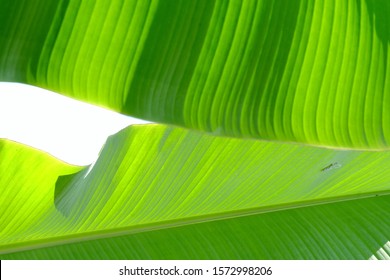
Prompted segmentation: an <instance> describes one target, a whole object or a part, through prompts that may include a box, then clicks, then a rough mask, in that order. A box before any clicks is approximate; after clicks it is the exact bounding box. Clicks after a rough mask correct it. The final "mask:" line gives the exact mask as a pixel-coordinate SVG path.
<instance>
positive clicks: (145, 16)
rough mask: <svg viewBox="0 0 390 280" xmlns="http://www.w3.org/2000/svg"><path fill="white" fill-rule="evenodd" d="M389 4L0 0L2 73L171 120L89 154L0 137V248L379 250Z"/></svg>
mask: <svg viewBox="0 0 390 280" xmlns="http://www.w3.org/2000/svg"><path fill="white" fill-rule="evenodd" d="M389 15H390V2H389V1H387V0H342V1H325V0H323V1H321V0H320V1H314V0H307V1H298V0H294V1H282V0H276V1H267V0H263V1H261V0H259V1H250V0H247V1H245V0H242V1H223V0H220V1H218V0H215V1H209V0H204V1H201V0H200V1H184V0H182V1H173V0H164V1H163V0H161V1H147V0H145V1H135V0H128V1H125V0H116V1H81V0H61V1H48V0H37V1H18V2H15V1H10V0H9V1H8V0H7V1H3V2H2V9H1V10H0V23H1V24H0V34H1V36H0V80H3V81H13V82H22V83H28V84H31V85H36V86H39V87H42V88H47V89H51V90H54V91H56V92H58V93H61V94H64V95H68V96H71V97H74V98H76V99H80V100H84V101H87V102H90V103H94V104H98V105H100V106H103V107H107V108H110V109H113V110H116V111H118V112H121V113H124V114H128V115H132V116H136V117H140V118H143V119H149V120H153V121H156V122H160V123H166V124H171V125H175V126H165V125H150V126H139V127H130V128H128V129H125V130H123V131H121V132H120V133H118V134H116V135H114V136H112V137H111V138H109V140H108V142H107V144H106V146H105V147H104V149H103V150H102V152H101V155H100V157H99V159H98V161H97V162H96V163H95V164H93V165H91V166H88V167H78V166H71V165H68V164H65V163H63V162H60V161H58V160H56V159H54V158H52V157H50V156H48V155H46V154H44V153H42V152H39V151H35V150H33V149H31V148H28V147H25V146H22V145H20V144H17V143H13V142H10V141H7V140H4V141H3V140H2V141H0V172H1V173H0V174H1V177H0V188H1V193H2V195H1V196H0V202H1V204H0V219H1V220H0V254H1V255H0V256H1V258H2V259H7V258H65V259H68V258H70V259H74V258H81V259H83V258H91V259H95V258H103V259H104V258H114V259H115V258H117V259H118V258H141V259H144V258H146V259H147V258H152V259H154V258H158V259H166V258H173V259H175V258H188V259H193V258H196V259H198V258H199V259H202V258H206V259H207V258H215V259H235V258H239V259H254V258H280V259H296V258H298V259H322V258H326V259H350V258H351V259H368V258H378V259H387V258H389V255H390V245H389V240H390V236H389V233H390V231H389V227H390V219H389V215H390V214H389V211H388V209H389V203H390V200H389V195H388V194H389V190H390V187H389V186H390V185H389V179H390V177H389V175H387V170H388V167H389V166H390V163H389V162H388V161H389V160H390V157H389V156H390V155H389V152H388V151H387V150H388V147H389V139H390V127H389V126H390V98H389V97H390V96H389V94H390V76H389V75H390V74H389V73H390V71H389V70H388V69H389V67H390V54H389V41H390V40H389V39H390V16H389ZM179 127H184V128H179ZM188 129H190V130H188ZM196 131H198V132H196ZM205 132H207V133H209V134H205ZM218 136H224V137H218ZM260 140H272V141H273V142H264V141H260ZM281 141H284V142H289V143H282V142H281ZM291 142H299V143H301V144H305V145H304V146H302V145H298V144H291ZM312 146H327V147H333V148H337V149H325V148H318V147H317V148H315V147H312ZM339 148H347V149H349V150H343V149H339ZM377 196H378V197H377Z"/></svg>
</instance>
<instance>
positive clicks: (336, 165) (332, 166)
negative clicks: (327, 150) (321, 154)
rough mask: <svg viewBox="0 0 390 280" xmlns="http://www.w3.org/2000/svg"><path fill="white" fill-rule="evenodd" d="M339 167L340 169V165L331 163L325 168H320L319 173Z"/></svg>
mask: <svg viewBox="0 0 390 280" xmlns="http://www.w3.org/2000/svg"><path fill="white" fill-rule="evenodd" d="M340 167H341V164H340V163H338V162H333V163H331V164H329V165H328V166H325V167H324V168H322V169H321V172H325V171H329V170H332V169H336V168H340Z"/></svg>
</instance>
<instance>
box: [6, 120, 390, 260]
mask: <svg viewBox="0 0 390 280" xmlns="http://www.w3.org/2000/svg"><path fill="white" fill-rule="evenodd" d="M243 142H244V143H245V145H243ZM1 153H2V154H3V157H2V159H1V163H0V167H1V169H0V170H1V172H2V173H6V172H8V174H9V176H7V177H5V178H2V179H1V183H0V185H1V186H7V187H6V188H5V193H6V195H5V196H4V198H7V202H6V203H2V204H1V206H0V207H1V208H0V210H1V214H2V215H1V216H2V217H4V218H5V221H2V223H1V224H5V225H6V227H5V228H4V229H3V230H2V231H1V238H0V241H1V244H0V252H1V253H3V254H4V253H14V252H16V251H22V252H23V253H19V254H16V255H13V254H10V255H7V254H6V255H3V256H2V258H8V257H12V256H16V257H28V256H29V254H31V255H30V256H31V257H32V256H35V257H45V258H46V257H47V258H57V257H60V258H104V257H110V258H126V257H129V258H137V257H138V258H150V257H153V258H154V257H155V258H164V257H165V258H169V257H171V258H196V259H198V258H226V259H228V258H257V257H263V258H302V259H305V258H327V257H328V258H369V257H372V256H376V257H379V258H380V257H381V256H382V255H377V254H376V252H377V251H379V250H380V249H381V246H382V245H384V244H386V241H387V240H388V237H389V236H388V233H389V232H390V231H389V227H390V224H389V223H388V221H389V216H390V213H389V212H388V211H387V209H388V206H389V203H390V200H389V198H390V196H389V193H390V187H389V186H390V175H389V174H388V172H387V166H389V164H390V152H359V151H335V150H330V149H322V148H314V147H305V146H300V145H293V144H276V143H269V142H261V141H251V140H245V141H243V140H239V139H228V138H220V137H216V136H210V135H205V134H201V133H198V132H192V131H188V130H185V129H181V128H173V127H169V126H163V125H141V126H130V127H128V128H127V129H124V130H122V131H121V132H119V133H117V134H116V135H114V136H111V137H110V138H109V140H108V141H107V143H106V145H105V147H104V148H103V150H102V151H101V154H100V156H99V159H98V160H97V161H96V162H95V163H94V164H93V165H91V166H89V167H84V168H82V167H72V166H69V165H68V164H65V163H62V162H59V161H58V160H56V159H54V158H51V157H49V156H48V155H45V154H43V153H42V152H39V151H35V150H32V149H31V148H27V147H24V146H22V145H20V144H17V143H13V142H9V141H3V148H2V151H1ZM11 166H14V169H13V170H12V169H10V167H11ZM32 170H33V171H34V172H33V174H30V173H29V171H32ZM368 171H369V174H368ZM49 175H50V176H49ZM377 196H383V197H377ZM372 197H375V198H374V199H373V198H372ZM4 200H5V199H4ZM350 200H351V201H350ZM346 201H347V202H346ZM320 204H325V205H321V206H318V205H320ZM364 207H368V208H366V209H365V208H364ZM367 209H369V211H367ZM269 212H271V213H269ZM316 213H317V214H316ZM248 215H249V217H242V216H248ZM221 219H223V220H224V221H219V220H221ZM271 220H272V221H273V222H270V221H271ZM287 221H289V222H287ZM203 223H205V224H204V225H203ZM338 223H340V225H341V227H340V228H339V229H337V226H336V225H337V224H338ZM343 223H344V224H343ZM219 225H221V227H222V228H225V227H227V229H229V230H228V231H226V232H225V231H224V230H222V231H221V230H216V229H217V228H219ZM309 225H310V226H309ZM356 225H358V228H357V229H356V228H355V227H356ZM279 227H280V228H279ZM178 228H181V229H178ZM250 228H252V229H253V230H248V229H250ZM264 228H268V229H267V230H265V231H264ZM235 230H236V231H237V232H236V233H234V234H230V233H229V232H234V231H235ZM178 231H179V232H180V231H183V232H184V236H186V237H185V240H186V242H184V243H182V242H181V241H182V240H181V238H178V237H177V236H176V235H177V234H178V233H177V232H178ZM277 231H281V232H282V234H275V232H277ZM332 231H334V232H332ZM338 231H339V232H338ZM140 232H145V233H140ZM160 232H161V237H158V238H157V239H155V240H154V241H153V240H151V241H150V242H153V244H154V242H159V240H160V238H162V239H167V238H168V239H169V236H171V235H172V239H171V241H169V242H168V244H169V245H164V246H171V245H172V251H170V253H168V254H167V255H165V254H164V252H165V251H164V250H162V251H161V252H160V250H159V249H163V248H161V246H157V247H156V246H155V245H150V244H149V245H148V242H146V240H148V237H145V235H146V236H153V235H157V236H159V234H160ZM258 232H259V234H260V236H259V237H256V238H253V236H254V235H255V236H256V234H257V233H258ZM272 232H273V233H272ZM302 232H307V233H306V234H305V235H303V234H302ZM371 232H373V233H375V234H374V235H372V233H371ZM237 234H238V235H237ZM332 234H334V235H335V237H332ZM340 234H341V236H340ZM118 235H119V236H121V237H120V238H119V237H116V236H118ZM290 235H291V236H290ZM307 235H310V236H312V238H311V239H308V238H307ZM328 235H329V236H328ZM238 237H240V238H238ZM351 237H353V239H352V240H349V239H350V238H351ZM102 238H103V239H102ZM138 238H140V241H139V242H140V244H141V245H139V246H142V247H144V251H143V250H140V251H136V252H134V251H133V249H132V248H133V245H132V244H133V242H138V241H134V240H138ZM143 238H146V239H145V240H144V239H143ZM183 238H184V237H183ZM291 238H292V239H291ZM386 238H387V239H386ZM95 239H98V241H91V240H95ZM290 239H291V240H290ZM345 239H348V240H349V241H348V242H347V241H346V240H345ZM142 240H143V241H142ZM200 240H203V241H202V242H204V243H205V244H209V245H207V246H205V247H208V248H203V249H202V250H199V252H198V251H196V250H193V249H191V246H190V247H189V250H188V251H187V250H179V251H178V252H176V250H175V249H174V248H175V247H180V246H185V247H184V248H186V244H188V243H194V244H198V242H200ZM217 240H219V241H218V242H216V241H217ZM237 240H238V241H237ZM79 241H84V243H82V245H80V244H77V245H76V244H74V242H79ZM222 241H223V242H222ZM96 242H97V244H95V243H96ZM122 242H124V243H125V244H127V243H129V244H128V247H127V249H125V248H122V249H121V250H120V252H115V249H114V248H115V247H118V246H120V244H121V243H122ZM145 242H146V243H145ZM225 242H228V244H231V246H233V247H234V246H239V248H241V245H240V244H241V243H245V244H246V245H245V246H244V247H243V248H248V250H246V249H243V252H240V251H235V250H233V251H231V248H227V251H226V252H225V251H224V250H223V244H225ZM281 242H282V243H288V244H289V246H290V247H289V249H288V250H287V252H283V250H282V251H280V250H279V249H276V248H277V247H278V246H280V243H281ZM351 242H352V243H353V244H354V245H353V246H352V243H351ZM67 243H71V244H73V245H72V246H73V247H60V249H58V250H60V251H59V252H61V253H58V252H57V249H53V248H49V249H48V250H46V249H39V250H37V249H38V248H41V247H46V246H53V245H56V246H58V245H62V244H67ZM256 243H258V246H263V245H261V244H262V243H267V245H264V246H265V247H264V248H258V246H254V244H256ZM91 244H95V245H96V246H98V247H99V248H100V247H101V246H103V247H104V248H105V249H104V250H102V252H101V253H100V254H95V253H94V252H95V250H86V251H85V252H84V249H83V248H84V247H83V246H87V248H88V247H90V246H92V247H93V246H95V245H91ZM98 244H100V245H98ZM194 244H193V245H192V246H194ZM278 244H279V245H278ZM347 244H350V245H347ZM79 245H80V246H81V247H80V246H79ZM340 246H341V247H340ZM349 246H352V247H351V248H349ZM228 247H229V246H228ZM320 247H326V248H327V249H326V250H325V251H324V250H323V249H321V250H319V248H320ZM54 248H57V247H54ZM61 248H62V249H61ZM64 248H65V249H64ZM214 248H215V251H214ZM250 248H252V249H250ZM272 248H274V250H272ZM346 248H347V249H346ZM32 249H34V250H32ZM25 250H32V251H26V252H24V251H25ZM35 250H37V253H35V252H36V251H35ZM61 250H65V251H64V252H62V251H61ZM383 250H384V252H385V254H384V256H382V258H383V257H386V258H388V257H389V254H390V252H389V251H388V248H385V249H383ZM32 252H33V253H32ZM212 252H214V253H212ZM305 252H307V254H306V253H305ZM24 254H27V255H24ZM41 254H43V255H41Z"/></svg>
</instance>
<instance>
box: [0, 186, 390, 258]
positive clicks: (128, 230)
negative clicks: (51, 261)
mask: <svg viewBox="0 0 390 280" xmlns="http://www.w3.org/2000/svg"><path fill="white" fill-rule="evenodd" d="M386 195H390V190H386V191H379V192H368V193H361V194H354V195H346V196H339V197H332V198H321V199H312V200H307V201H302V202H295V203H286V204H278V205H272V206H263V207H255V208H248V209H242V210H234V211H227V212H224V213H214V214H208V215H200V216H193V217H190V218H182V219H177V220H166V221H161V222H155V223H146V224H140V225H132V226H126V227H120V228H115V229H109V230H98V231H89V232H83V233H76V234H70V235H62V236H56V237H50V238H46V239H39V240H34V241H23V242H18V243H12V244H9V245H4V246H0V254H9V253H15V252H20V251H25V250H33V249H41V248H46V247H52V246H59V245H66V244H71V243H75V242H83V241H91V240H96V239H103V238H110V237H119V236H122V235H129V234H136V233H142V232H148V231H155V230H163V229H169V228H175V227H181V226H188V225H193V224H200V223H206V222H213V221H220V220H228V219H234V218H239V217H245V216H253V215H258V214H265V213H270V212H277V211H286V210H292V209H300V208H305V207H314V206H319V205H324V204H335V203H340V202H346V201H351V200H362V199H366V198H372V197H378V196H386Z"/></svg>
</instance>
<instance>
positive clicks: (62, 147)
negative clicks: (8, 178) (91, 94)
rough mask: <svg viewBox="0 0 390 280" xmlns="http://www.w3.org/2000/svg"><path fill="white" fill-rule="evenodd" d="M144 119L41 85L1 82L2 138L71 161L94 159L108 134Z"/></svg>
mask: <svg viewBox="0 0 390 280" xmlns="http://www.w3.org/2000/svg"><path fill="white" fill-rule="evenodd" d="M145 123H149V122H147V121H143V120H139V119H136V118H132V117H127V116H124V115H121V114H118V113H115V112H112V111H109V110H106V109H104V108H100V107H98V106H94V105H90V104H87V103H83V102H80V101H76V100H73V99H71V98H68V97H64V96H62V95H59V94H56V93H54V92H51V91H48V90H44V89H41V88H38V87H34V86H29V85H24V84H18V83H5V82H0V138H7V139H10V140H13V141H16V142H20V143H23V144H26V145H29V146H31V147H34V148H37V149H40V150H43V151H45V152H48V153H50V154H52V155H53V156H55V157H57V158H59V159H61V160H63V161H66V162H68V163H71V164H76V165H87V164H90V163H92V162H94V161H95V160H96V158H97V156H98V154H99V151H100V149H101V147H102V145H103V144H104V143H105V141H106V139H107V137H108V136H110V135H112V134H114V133H116V132H117V131H119V130H121V129H123V128H125V127H126V126H129V125H132V124H145Z"/></svg>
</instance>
